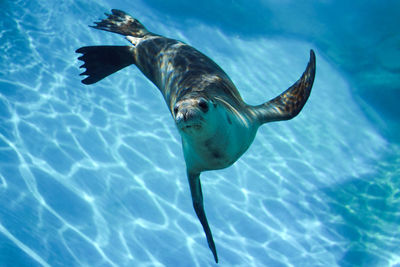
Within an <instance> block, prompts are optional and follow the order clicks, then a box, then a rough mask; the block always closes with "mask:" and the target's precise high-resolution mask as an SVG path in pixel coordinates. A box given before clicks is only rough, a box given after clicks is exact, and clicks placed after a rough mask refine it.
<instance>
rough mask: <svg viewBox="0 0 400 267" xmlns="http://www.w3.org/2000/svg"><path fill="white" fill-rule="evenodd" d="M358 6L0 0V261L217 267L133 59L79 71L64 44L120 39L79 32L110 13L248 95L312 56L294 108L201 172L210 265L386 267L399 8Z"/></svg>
mask: <svg viewBox="0 0 400 267" xmlns="http://www.w3.org/2000/svg"><path fill="white" fill-rule="evenodd" d="M333 2H334V3H333ZM364 2H365V1H355V2H352V3H351V4H349V2H345V1H318V3H316V1H301V3H303V4H301V5H300V4H299V3H300V2H298V1H282V2H281V3H280V2H279V1H273V0H268V1H249V2H246V4H245V3H244V2H243V3H241V2H239V1H226V2H222V1H203V2H202V3H203V4H195V2H191V1H177V0H176V1H161V0H149V1H143V2H142V1H125V0H118V1H112V2H111V1H109V2H108V1H93V2H92V1H71V0H66V1H51V0H50V1H49V0H46V1H43V0H37V1H1V2H0V15H1V16H0V17H1V19H0V266H215V263H214V261H213V258H212V255H211V252H210V251H209V249H208V246H207V243H206V240H205V237H204V233H203V230H202V229H201V225H200V223H199V222H198V220H197V218H196V215H195V213H194V211H193V208H192V203H191V199H190V193H189V188H188V184H187V181H186V173H185V164H184V160H183V154H182V150H181V144H180V137H179V133H178V131H177V130H176V128H175V126H174V122H173V120H172V118H171V117H170V115H169V113H168V109H167V107H166V105H165V103H164V101H163V99H162V96H161V94H160V93H159V92H158V90H157V89H156V88H155V87H154V86H153V85H152V84H151V83H150V82H149V81H147V80H146V79H145V77H144V76H143V75H142V74H141V73H140V72H139V71H138V70H137V69H136V68H135V67H134V66H132V67H128V68H126V69H124V70H122V71H120V72H118V73H117V74H114V75H112V76H110V77H109V78H106V79H104V80H103V81H101V82H99V83H97V84H94V85H91V86H85V85H83V84H82V83H81V82H80V79H81V77H79V73H80V72H81V70H79V68H78V67H79V66H80V65H81V64H82V63H81V62H79V61H78V60H77V55H76V54H75V53H74V51H75V50H76V49H77V48H79V47H81V46H85V45H104V44H106V45H107V44H108V45H111V44H122V45H124V44H125V45H126V44H127V42H126V41H125V40H124V39H123V38H122V37H120V36H118V35H115V34H111V33H106V32H102V31H97V30H94V29H91V28H89V27H87V25H91V24H92V23H93V22H94V21H98V19H99V18H103V17H104V16H103V15H102V14H103V13H104V12H109V10H110V9H111V8H119V9H122V10H124V11H126V12H128V13H130V14H132V15H133V16H135V17H137V18H138V19H140V20H141V21H142V22H143V23H144V25H145V26H146V27H147V28H148V29H149V30H151V31H154V32H157V33H160V34H163V35H166V36H169V37H173V38H177V39H180V40H183V41H185V42H187V43H189V44H191V45H193V46H195V47H196V48H198V49H199V50H201V51H202V52H204V53H205V54H207V55H208V56H210V57H211V58H213V59H214V60H215V61H216V62H217V63H218V64H219V65H220V66H221V67H222V68H223V69H224V70H226V72H227V73H228V74H229V75H230V77H231V78H232V80H233V81H234V82H235V84H236V85H237V87H238V88H239V90H240V92H241V94H242V96H243V98H244V99H245V100H246V102H247V103H249V104H260V103H262V102H265V101H267V100H269V99H270V98H272V97H274V96H276V95H278V94H279V93H280V92H282V91H283V90H284V89H286V88H287V87H288V86H290V85H291V84H292V83H293V82H294V81H295V80H297V79H298V77H300V75H301V73H302V72H303V71H304V69H305V66H306V64H307V61H308V52H309V49H310V48H313V49H314V50H315V51H316V55H317V76H316V80H315V84H314V87H313V91H312V93H311V97H310V99H309V100H308V102H307V104H306V106H305V108H304V109H303V110H302V112H301V114H300V115H299V116H298V117H296V118H295V119H293V120H291V121H287V122H277V123H270V124H266V125H264V126H263V127H261V128H260V130H259V132H258V134H257V136H256V139H255V141H254V143H253V145H252V146H251V147H250V149H249V151H248V152H246V153H245V155H244V156H243V157H242V158H241V159H240V160H239V161H238V162H236V163H235V164H234V165H233V166H232V167H230V168H228V169H225V170H220V171H212V172H206V173H203V174H202V184H203V194H204V197H205V208H206V212H207V217H208V220H209V223H210V225H211V228H212V231H213V235H214V240H215V243H216V246H217V250H218V254H219V259H220V263H219V265H220V266H397V267H398V266H400V189H399V188H400V167H399V166H400V147H399V143H400V135H399V128H400V127H399V125H400V123H399V116H400V115H399V114H400V109H399V107H398V104H397V102H398V99H399V96H400V92H399V91H400V90H399V88H400V79H399V77H400V76H399V71H400V63H399V62H400V60H399V59H400V48H399V43H400V39H399V36H400V35H399V29H400V27H399V22H398V16H397V14H399V11H400V8H399V3H398V2H395V1H386V2H385V5H381V2H379V1H369V2H368V4H366V3H364ZM166 3H168V4H166Z"/></svg>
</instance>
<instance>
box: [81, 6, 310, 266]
mask: <svg viewBox="0 0 400 267" xmlns="http://www.w3.org/2000/svg"><path fill="white" fill-rule="evenodd" d="M106 16H107V18H106V19H104V20H101V21H100V22H95V25H94V26H91V27H93V28H95V29H100V30H104V31H109V32H114V33H118V34H121V35H124V36H125V37H126V39H128V41H130V42H131V43H132V44H133V46H86V47H81V48H79V49H78V50H76V52H77V53H81V54H83V55H82V56H80V57H79V59H80V60H82V61H84V64H83V65H82V66H81V68H86V71H85V72H83V73H82V74H81V75H87V76H88V77H86V78H85V79H84V80H82V82H83V83H84V84H93V83H96V82H98V81H100V80H101V79H103V78H105V77H107V76H108V75H110V74H112V73H114V72H116V71H118V70H120V69H122V68H124V67H127V66H129V65H131V64H135V65H136V66H137V67H138V68H139V69H140V70H141V71H142V73H143V74H144V75H145V76H146V77H147V78H148V79H149V80H150V81H152V82H153V83H154V84H155V85H156V86H157V87H158V89H159V90H160V91H161V93H162V94H163V96H164V99H165V102H166V103H167V105H168V108H169V110H170V112H171V114H172V117H173V118H174V120H175V123H176V126H177V128H178V130H179V133H180V134H181V137H182V146H183V154H184V158H185V162H186V168H187V177H188V180H189V185H190V192H191V196H192V200H193V206H194V210H195V212H196V214H197V217H198V218H199V220H200V222H201V225H202V226H203V229H204V232H205V234H206V237H207V242H208V246H209V247H210V249H211V251H212V253H213V255H214V259H215V262H218V256H217V251H216V249H215V244H214V240H213V237H212V234H211V230H210V227H209V225H208V222H207V218H206V215H205V212H204V207H203V195H202V191H201V184H200V173H201V172H203V171H207V170H217V169H222V168H226V167H228V166H230V165H232V164H233V163H234V162H235V161H236V160H237V159H238V158H239V157H240V156H241V155H242V154H243V153H244V152H245V151H246V150H247V149H248V147H249V146H250V144H251V143H252V142H253V139H254V137H255V135H256V132H257V129H258V127H260V126H261V125H262V124H264V123H267V122H272V121H280V120H289V119H292V118H293V117H295V116H296V115H297V114H298V113H299V112H300V110H301V109H302V108H303V106H304V104H305V103H306V101H307V99H308V97H309V95H310V92H311V87H312V85H313V82H314V76H315V54H314V52H313V50H311V51H310V60H309V63H308V65H307V68H306V70H305V72H304V73H303V75H302V76H301V78H300V79H299V80H298V81H297V82H296V83H294V84H293V85H292V86H291V87H290V88H289V89H287V90H286V91H284V92H283V93H282V94H280V95H279V96H277V97H275V98H274V99H272V100H270V101H268V102H266V103H264V104H261V105H257V106H251V105H247V104H246V103H245V102H244V101H243V99H242V98H241V96H240V94H239V92H238V90H237V89H236V87H235V85H234V84H233V82H232V81H231V79H230V78H229V77H228V75H227V74H226V73H225V72H224V71H223V70H222V69H221V68H220V67H219V66H218V65H217V64H216V63H215V62H214V61H212V60H211V59H210V58H208V57H207V56H205V55H204V54H202V53H201V52H199V51H198V50H196V49H195V48H193V47H191V46H189V45H187V44H185V43H183V42H180V41H177V40H174V39H170V38H166V37H163V36H161V35H158V34H154V33H152V32H150V31H148V30H147V29H146V28H145V27H144V26H143V25H142V24H141V23H140V22H139V21H138V20H137V19H135V18H133V17H131V16H130V15H128V14H126V13H125V12H123V11H120V10H116V9H113V10H112V14H107V13H106Z"/></svg>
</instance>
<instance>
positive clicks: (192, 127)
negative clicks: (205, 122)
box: [178, 122, 202, 132]
mask: <svg viewBox="0 0 400 267" xmlns="http://www.w3.org/2000/svg"><path fill="white" fill-rule="evenodd" d="M178 128H179V129H181V130H182V131H185V132H186V131H198V130H200V129H201V128H202V125H201V123H199V122H190V123H189V122H181V123H178Z"/></svg>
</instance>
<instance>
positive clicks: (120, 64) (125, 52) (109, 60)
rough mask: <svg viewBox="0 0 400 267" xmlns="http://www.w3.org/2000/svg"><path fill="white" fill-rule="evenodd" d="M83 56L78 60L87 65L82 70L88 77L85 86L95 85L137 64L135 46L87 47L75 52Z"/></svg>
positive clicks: (83, 81)
mask: <svg viewBox="0 0 400 267" xmlns="http://www.w3.org/2000/svg"><path fill="white" fill-rule="evenodd" d="M75 52H76V53H81V54H83V55H82V56H80V57H79V58H78V59H79V60H82V61H84V62H85V63H84V64H83V65H82V66H80V68H86V71H85V72H83V73H81V74H80V75H88V77H86V78H85V79H83V80H82V83H84V84H93V83H96V82H98V81H100V80H102V79H103V78H105V77H107V76H108V75H110V74H113V73H114V72H117V71H119V70H120V69H123V68H125V67H127V66H129V65H131V64H134V63H135V57H134V47H133V46H85V47H81V48H79V49H78V50H76V51H75Z"/></svg>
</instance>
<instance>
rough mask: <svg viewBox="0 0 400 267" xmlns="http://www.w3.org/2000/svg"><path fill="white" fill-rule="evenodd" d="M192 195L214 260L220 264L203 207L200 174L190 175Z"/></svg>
mask: <svg viewBox="0 0 400 267" xmlns="http://www.w3.org/2000/svg"><path fill="white" fill-rule="evenodd" d="M188 178H189V185H190V193H191V194H192V201H193V207H194V210H195V212H196V215H197V218H199V221H200V223H201V225H202V226H203V230H204V233H205V234H206V237H207V243H208V247H209V248H210V249H211V252H212V253H213V255H214V260H215V262H216V263H218V256H217V250H216V248H215V243H214V239H213V237H212V234H211V230H210V226H209V225H208V222H207V217H206V213H205V212H204V206H203V193H202V192H201V184H200V174H191V173H188Z"/></svg>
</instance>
